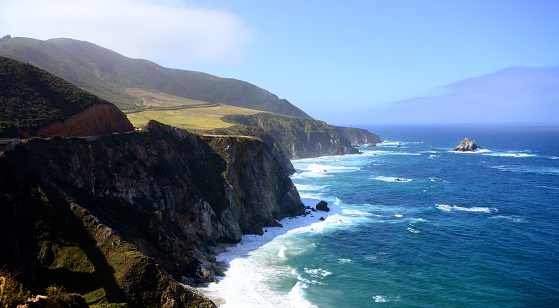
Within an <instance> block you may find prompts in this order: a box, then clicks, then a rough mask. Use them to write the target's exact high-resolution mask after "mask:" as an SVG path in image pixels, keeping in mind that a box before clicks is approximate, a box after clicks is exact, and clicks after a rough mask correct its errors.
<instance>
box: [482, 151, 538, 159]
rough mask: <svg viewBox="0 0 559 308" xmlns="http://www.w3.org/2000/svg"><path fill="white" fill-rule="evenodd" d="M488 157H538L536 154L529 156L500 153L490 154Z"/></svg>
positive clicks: (526, 154) (525, 154)
mask: <svg viewBox="0 0 559 308" xmlns="http://www.w3.org/2000/svg"><path fill="white" fill-rule="evenodd" d="M485 155H487V156H498V157H518V158H526V157H536V156H537V155H536V154H528V153H513V152H507V153H499V152H489V153H486V154H485Z"/></svg>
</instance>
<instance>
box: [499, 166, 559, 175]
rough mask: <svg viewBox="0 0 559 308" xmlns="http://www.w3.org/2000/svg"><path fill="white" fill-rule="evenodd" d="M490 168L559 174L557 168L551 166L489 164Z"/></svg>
mask: <svg viewBox="0 0 559 308" xmlns="http://www.w3.org/2000/svg"><path fill="white" fill-rule="evenodd" d="M490 168H493V169H498V170H501V171H508V172H523V173H537V174H548V175H559V168H552V167H529V166H513V165H501V166H490Z"/></svg>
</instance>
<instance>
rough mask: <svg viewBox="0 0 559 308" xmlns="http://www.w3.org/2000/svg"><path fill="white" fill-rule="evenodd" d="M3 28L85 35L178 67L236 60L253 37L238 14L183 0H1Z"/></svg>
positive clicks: (39, 34)
mask: <svg viewBox="0 0 559 308" xmlns="http://www.w3.org/2000/svg"><path fill="white" fill-rule="evenodd" d="M0 29H1V31H2V32H5V33H3V34H1V35H4V34H11V35H12V36H23V37H31V38H36V39H42V40H45V39H50V38H60V37H66V38H73V39H78V40H85V41H89V42H92V43H95V44H97V45H101V46H103V47H106V48H109V49H112V50H114V51H116V52H119V53H122V54H124V55H126V56H129V57H133V58H145V59H149V60H153V61H156V62H158V63H161V64H163V65H173V66H175V67H178V66H180V67H184V66H188V65H190V64H193V63H219V64H224V63H236V62H238V61H240V60H242V59H243V57H244V56H245V48H246V47H247V46H248V45H249V44H250V43H251V42H252V32H251V30H250V29H248V28H247V27H246V26H245V25H243V23H242V21H241V20H239V18H237V17H236V16H234V15H232V14H230V13H227V12H222V11H217V10H209V9H200V8H191V7H187V6H185V5H184V4H183V3H182V2H179V1H178V0H167V1H165V0H164V1H155V0H118V1H115V0H90V1H85V0H49V1H41V0H0Z"/></svg>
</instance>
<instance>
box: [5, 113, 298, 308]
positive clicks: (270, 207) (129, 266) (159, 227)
mask: <svg viewBox="0 0 559 308" xmlns="http://www.w3.org/2000/svg"><path fill="white" fill-rule="evenodd" d="M0 169H1V170H3V176H2V177H1V178H0V234H2V236H1V237H0V264H5V265H7V266H8V267H9V268H11V269H21V273H22V278H23V280H24V281H26V283H27V284H28V285H29V286H30V287H31V288H33V289H34V290H41V289H44V288H45V287H47V286H49V285H52V284H56V285H59V286H64V287H65V288H66V290H67V291H68V292H72V293H79V294H83V295H84V297H85V298H86V299H87V300H88V301H90V302H92V301H99V302H104V303H128V304H129V305H130V306H131V307H186V306H187V305H200V306H203V305H207V306H208V307H211V306H212V305H213V303H211V302H210V301H208V300H206V299H204V298H203V297H201V296H199V295H196V294H195V293H193V292H192V291H191V290H189V289H186V288H184V287H182V286H181V285H179V284H178V283H177V282H176V281H177V280H179V281H180V280H183V281H193V282H203V281H212V280H213V276H214V275H215V273H216V266H215V264H214V262H215V259H214V258H213V257H212V255H211V253H212V250H211V248H210V247H209V246H208V244H210V243H215V242H236V241H239V240H240V239H241V236H242V234H247V233H262V227H264V226H276V225H278V222H277V221H276V220H279V219H282V218H284V217H288V216H295V215H299V214H303V213H304V211H305V208H304V206H303V204H302V203H301V201H300V198H299V194H298V193H297V190H296V189H295V187H294V186H293V184H292V183H291V180H290V179H289V177H288V173H287V172H286V171H285V169H284V168H282V166H281V165H280V164H279V163H278V161H277V159H275V157H274V156H273V155H272V153H271V152H270V149H269V147H268V146H267V145H266V144H265V143H264V142H262V141H260V140H258V139H256V138H243V137H207V138H204V139H202V138H201V137H198V136H196V135H193V134H190V133H188V132H186V131H184V130H180V129H175V128H171V127H169V126H165V125H163V124H160V123H157V122H154V121H152V122H150V123H149V124H148V127H147V128H146V130H145V131H142V132H131V133H125V134H118V135H106V136H101V137H99V138H98V139H97V140H95V141H93V142H88V141H86V140H85V139H82V138H62V137H54V138H51V139H38V138H36V139H30V140H28V141H27V142H25V143H22V144H20V145H18V146H16V148H15V149H14V150H12V151H8V152H5V153H4V154H3V156H0ZM183 276H185V278H183Z"/></svg>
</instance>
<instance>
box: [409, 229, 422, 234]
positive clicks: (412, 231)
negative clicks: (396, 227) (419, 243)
mask: <svg viewBox="0 0 559 308" xmlns="http://www.w3.org/2000/svg"><path fill="white" fill-rule="evenodd" d="M408 231H410V232H411V233H415V234H417V233H421V231H419V230H415V229H413V228H408Z"/></svg>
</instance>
